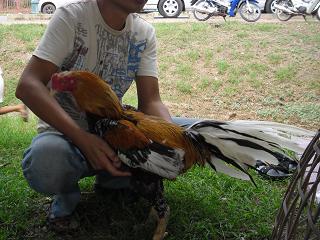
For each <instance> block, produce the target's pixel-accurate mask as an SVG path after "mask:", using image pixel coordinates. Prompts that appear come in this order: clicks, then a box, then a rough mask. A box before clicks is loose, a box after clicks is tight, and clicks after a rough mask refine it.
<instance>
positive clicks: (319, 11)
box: [316, 7, 320, 21]
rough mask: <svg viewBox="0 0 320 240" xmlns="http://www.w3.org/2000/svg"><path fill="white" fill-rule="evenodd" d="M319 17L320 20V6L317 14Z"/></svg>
mask: <svg viewBox="0 0 320 240" xmlns="http://www.w3.org/2000/svg"><path fill="white" fill-rule="evenodd" d="M316 17H317V19H318V20H319V21H320V7H319V8H318V10H317V14H316Z"/></svg>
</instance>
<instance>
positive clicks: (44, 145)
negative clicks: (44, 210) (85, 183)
mask: <svg viewBox="0 0 320 240" xmlns="http://www.w3.org/2000/svg"><path fill="white" fill-rule="evenodd" d="M80 159H81V157H80V156H79V155H78V156H77V153H76V151H75V147H74V146H73V145H71V144H70V143H69V142H68V141H67V140H66V139H64V138H63V137H62V136H61V135H55V134H47V135H46V134H44V135H39V136H38V137H36V138H35V139H34V141H33V142H32V144H31V147H30V148H29V149H28V150H27V151H26V153H25V156H24V159H23V162H22V169H23V174H24V176H25V178H26V179H27V181H28V183H29V185H30V186H31V187H32V188H33V189H34V190H36V191H37V192H41V193H45V194H56V193H62V192H68V191H71V190H72V188H74V185H75V184H76V183H77V181H78V180H79V178H80V176H81V169H77V168H78V167H81V164H80V166H78V165H79V164H78V165H77V161H80ZM71 161H74V162H71Z"/></svg>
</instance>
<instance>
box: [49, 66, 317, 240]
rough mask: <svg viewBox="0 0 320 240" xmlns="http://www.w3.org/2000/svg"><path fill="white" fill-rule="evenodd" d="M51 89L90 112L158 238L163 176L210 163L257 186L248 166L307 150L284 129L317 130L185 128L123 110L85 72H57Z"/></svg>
mask: <svg viewBox="0 0 320 240" xmlns="http://www.w3.org/2000/svg"><path fill="white" fill-rule="evenodd" d="M51 86H52V89H53V90H54V91H59V92H61V91H65V92H69V93H71V94H72V96H73V98H74V100H75V102H76V104H77V106H78V107H79V109H80V110H81V111H84V112H86V115H87V121H88V126H89V131H90V132H92V133H95V134H97V135H99V136H101V137H102V138H103V139H104V140H105V141H106V142H107V143H108V144H109V145H110V146H111V147H112V148H113V149H114V151H115V152H117V154H118V156H119V158H120V160H121V161H122V162H123V163H124V165H125V166H126V168H128V169H129V170H130V171H131V172H132V180H131V185H132V187H133V190H134V191H137V192H138V193H139V194H140V195H141V196H142V197H145V198H146V199H148V200H149V202H150V203H151V205H152V206H153V208H152V211H154V210H155V212H156V213H157V216H158V225H157V228H156V231H155V234H154V237H153V239H154V240H158V239H162V238H163V236H164V234H165V230H166V225H167V221H168V216H169V206H168V204H167V203H166V201H165V199H164V195H163V191H164V189H163V182H162V181H163V178H165V179H171V180H172V179H175V178H176V177H177V176H178V175H180V174H182V173H184V172H186V171H187V170H188V169H190V168H191V167H192V166H193V165H195V164H197V165H200V166H204V165H205V164H208V165H209V166H211V167H212V168H213V169H214V170H215V171H218V172H223V173H225V174H228V175H230V176H233V177H236V178H240V179H245V180H249V179H251V180H252V182H253V183H254V181H253V179H252V177H251V176H250V174H249V173H248V168H250V167H251V168H255V166H256V164H257V162H262V163H263V164H266V165H272V166H281V165H283V166H288V165H290V164H294V163H295V160H293V159H291V158H290V157H289V156H288V154H287V153H286V152H284V151H283V148H285V149H289V150H291V151H293V152H296V153H300V154H301V153H302V152H303V150H304V149H303V147H302V146H300V145H299V144H298V143H296V142H297V141H290V140H288V139H286V138H284V137H281V136H279V135H280V134H281V133H282V129H287V130H288V131H290V132H292V133H294V135H297V136H298V135H299V136H300V135H301V133H302V134H304V135H305V136H307V137H309V138H311V137H312V136H313V132H309V131H307V132H303V131H302V130H301V129H299V128H295V127H291V126H287V125H284V124H268V123H266V122H263V123H264V124H262V122H256V123H255V124H250V125H248V124H246V123H245V122H234V123H232V122H220V121H212V120H203V121H199V122H196V123H195V124H192V125H191V126H190V127H188V128H183V127H180V126H178V125H176V124H173V123H169V122H167V121H165V120H162V119H160V118H158V117H154V116H149V115H146V114H143V113H142V112H139V111H136V110H135V109H133V108H132V107H125V106H123V105H122V104H121V103H120V101H119V99H118V97H117V96H116V94H115V93H114V92H113V91H112V89H111V87H110V86H109V85H108V84H107V83H106V82H105V81H103V80H102V79H100V78H99V77H98V76H96V75H95V74H92V73H90V72H86V71H70V72H61V73H57V74H54V75H53V76H52V79H51ZM253 126H254V127H253ZM271 129H272V130H271ZM274 129H275V130H274ZM268 131H269V132H268ZM275 133H276V134H275ZM279 133H280V134H279Z"/></svg>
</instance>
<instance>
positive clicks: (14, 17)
mask: <svg viewBox="0 0 320 240" xmlns="http://www.w3.org/2000/svg"><path fill="white" fill-rule="evenodd" d="M141 16H142V17H143V18H144V19H146V20H147V21H148V22H151V23H157V22H165V23H171V22H198V20H196V19H195V18H194V17H193V14H192V13H191V12H186V13H183V14H182V15H180V17H179V18H163V17H162V16H161V15H159V14H158V13H148V14H141ZM49 20H50V15H45V14H0V24H29V23H40V24H47V23H48V21H49ZM226 20H227V21H241V22H244V23H247V22H246V21H245V20H243V19H242V18H241V17H240V16H239V15H238V16H236V17H234V18H231V17H227V18H226ZM289 21H290V22H291V21H304V19H303V17H301V16H297V17H293V18H292V19H290V20H289ZM308 21H317V20H316V19H315V18H311V17H308ZM207 22H214V23H220V22H224V20H223V18H222V17H215V18H210V19H209V20H207ZM258 22H280V21H279V20H278V19H277V18H276V17H275V16H274V15H273V14H262V15H261V18H260V19H259V20H258Z"/></svg>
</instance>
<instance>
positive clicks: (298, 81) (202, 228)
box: [0, 21, 320, 240]
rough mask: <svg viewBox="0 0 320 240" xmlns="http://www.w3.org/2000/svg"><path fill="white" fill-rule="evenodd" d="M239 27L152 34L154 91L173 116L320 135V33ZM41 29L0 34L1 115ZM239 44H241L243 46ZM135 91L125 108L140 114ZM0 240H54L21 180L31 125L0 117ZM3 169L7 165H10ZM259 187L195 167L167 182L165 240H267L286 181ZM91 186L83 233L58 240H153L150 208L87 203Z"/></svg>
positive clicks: (160, 29)
mask: <svg viewBox="0 0 320 240" xmlns="http://www.w3.org/2000/svg"><path fill="white" fill-rule="evenodd" d="M296 24H297V23H295V22H290V21H289V22H288V23H285V25H284V24H273V23H272V24H271V23H268V24H265V23H255V24H243V23H239V22H231V21H230V22H227V23H225V24H221V25H220V27H219V28H215V27H212V24H210V23H170V24H169V23H161V24H155V28H156V31H157V37H158V47H159V51H158V58H159V69H160V72H159V79H160V81H159V83H160V91H161V96H162V99H163V101H164V102H165V103H166V104H167V105H168V106H169V109H170V111H171V113H172V115H175V116H189V117H201V118H210V119H217V120H226V119H228V116H229V115H230V113H235V114H236V116H237V117H238V118H239V119H256V120H273V121H277V122H283V123H288V124H293V125H298V126H301V127H305V128H308V129H313V130H315V129H317V128H319V119H320V112H319V109H320V105H319V102H320V85H319V76H320V69H319V66H318V60H319V59H318V57H319V56H318V54H317V53H318V49H319V39H320V25H319V24H318V23H299V33H297V25H296ZM44 30H45V26H44V25H0V52H1V53H2V54H1V55H0V63H1V67H2V68H3V70H4V78H5V81H6V82H5V86H6V92H5V102H4V104H5V105H8V104H14V103H18V102H19V101H18V100H17V99H16V98H15V96H14V91H15V87H16V84H17V81H18V79H19V76H20V74H21V72H22V69H23V67H24V65H25V64H26V62H27V61H28V58H29V57H30V55H31V54H32V51H33V49H34V47H35V46H36V44H37V43H38V42H39V40H40V37H41V35H42V33H43V31H44ZM242 37H244V38H245V39H242ZM134 88H135V86H134V85H133V86H132V87H131V88H130V90H129V91H128V93H127V94H126V95H125V96H124V98H123V102H124V103H129V104H132V105H134V106H137V99H136V91H135V89H134ZM0 126H1V128H0V166H2V167H0V240H4V239H29V238H30V239H57V238H59V237H61V236H56V235H55V234H54V233H53V232H51V231H48V230H46V229H45V228H44V226H45V217H46V214H45V212H44V210H43V205H44V204H45V203H47V202H48V200H47V199H46V198H45V197H44V196H42V195H40V194H37V193H35V192H34V191H33V190H31V189H30V188H29V187H28V185H27V183H26V181H25V180H24V177H23V175H22V172H21V167H20V162H21V158H22V154H23V151H24V150H25V149H26V148H27V147H28V145H29V144H30V141H31V139H32V137H33V136H34V135H35V134H36V131H35V128H36V119H35V117H32V118H31V121H30V122H28V123H24V122H22V121H21V119H20V118H19V116H18V115H17V114H10V115H6V116H0ZM7 164H8V165H7ZM252 174H253V177H254V179H255V181H256V183H257V186H258V187H254V185H253V184H251V183H250V182H243V181H240V180H236V179H232V178H229V177H227V176H224V175H221V174H216V173H214V172H212V171H211V170H210V169H208V168H204V169H203V168H200V167H195V168H194V169H192V170H190V171H189V172H187V173H186V174H184V175H183V176H181V177H179V178H178V179H177V180H176V181H166V182H165V189H166V191H165V193H166V199H167V200H168V202H169V204H170V206H171V218H170V222H169V225H168V232H169V235H168V237H167V238H166V239H168V240H175V239H177V240H178V239H179V240H180V239H187V240H189V239H190V240H203V239H214V240H215V239H217V240H220V239H228V240H234V239H239V240H240V239H246V240H248V239H249V240H251V239H252V240H258V239H259V240H260V239H268V237H270V234H271V231H272V226H273V224H274V220H275V217H276V213H277V209H278V207H279V205H280V202H281V198H282V195H283V194H284V192H285V190H286V187H287V184H288V180H286V181H277V182H272V181H267V180H265V179H262V178H260V177H259V176H257V175H256V174H255V173H254V172H252ZM93 183H94V178H87V179H85V180H82V181H81V183H80V186H81V189H82V190H83V191H85V192H89V193H88V194H83V196H82V200H81V202H80V205H79V207H78V210H77V211H78V212H79V214H80V217H81V223H82V226H83V227H82V228H81V229H80V231H79V232H78V233H76V234H75V235H73V236H71V237H70V236H62V238H63V239H72V238H73V239H101V238H102V237H103V238H104V239H126V240H127V239H150V236H151V234H152V226H151V225H150V224H144V221H145V218H146V214H147V210H146V209H147V207H148V204H147V203H146V202H143V201H141V202H139V203H138V204H137V205H134V206H124V205H122V204H121V203H116V202H113V201H112V200H111V199H110V198H100V197H98V196H96V195H95V194H92V193H91V192H92V184H93Z"/></svg>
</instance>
